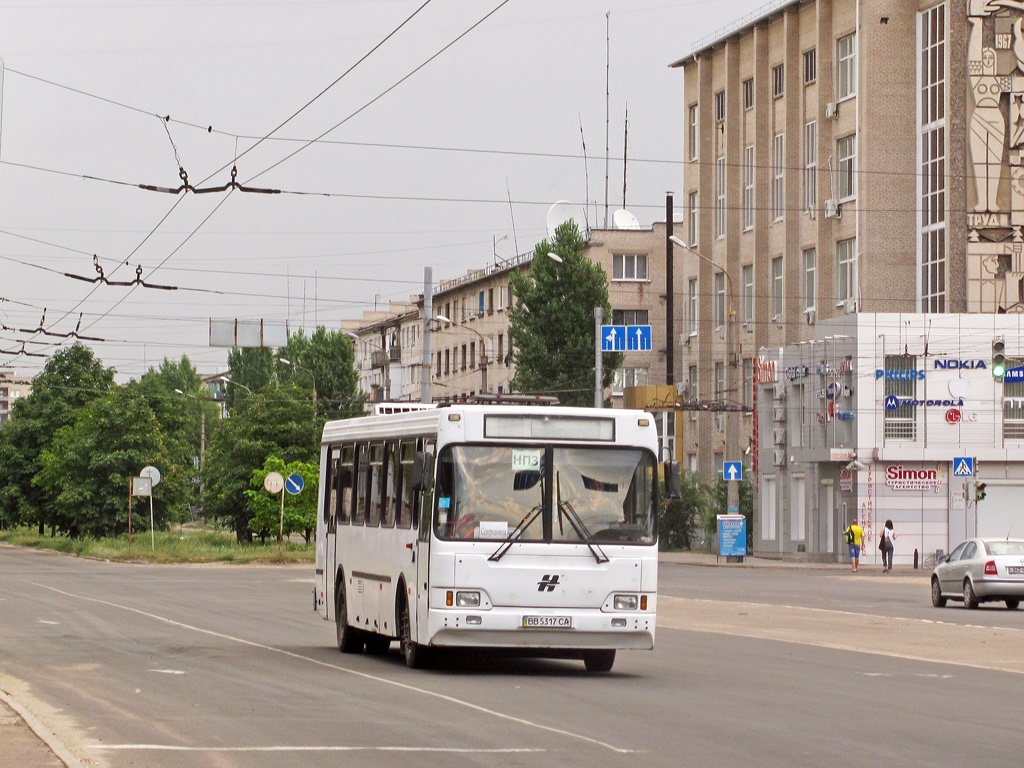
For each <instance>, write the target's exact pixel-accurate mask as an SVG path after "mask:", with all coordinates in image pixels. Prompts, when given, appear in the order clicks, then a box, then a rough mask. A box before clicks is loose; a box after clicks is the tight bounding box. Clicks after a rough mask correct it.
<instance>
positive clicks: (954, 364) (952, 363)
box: [935, 359, 988, 371]
mask: <svg viewBox="0 0 1024 768" xmlns="http://www.w3.org/2000/svg"><path fill="white" fill-rule="evenodd" d="M983 368H988V366H987V365H985V361H984V360H941V359H936V360H935V370H937V371H938V370H941V369H946V370H950V371H970V370H976V369H978V370H980V369H983Z"/></svg>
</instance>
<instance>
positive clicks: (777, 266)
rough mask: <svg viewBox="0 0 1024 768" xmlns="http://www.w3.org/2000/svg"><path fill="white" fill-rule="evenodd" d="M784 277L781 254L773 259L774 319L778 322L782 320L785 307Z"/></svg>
mask: <svg viewBox="0 0 1024 768" xmlns="http://www.w3.org/2000/svg"><path fill="white" fill-rule="evenodd" d="M784 277H785V275H784V273H783V269H782V257H781V256H779V257H778V258H775V259H772V320H774V321H775V322H777V323H778V322H781V321H782V312H783V309H784V301H785V294H784V293H783V289H784V288H785V285H784V283H783V279H784Z"/></svg>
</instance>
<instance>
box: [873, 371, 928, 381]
mask: <svg viewBox="0 0 1024 768" xmlns="http://www.w3.org/2000/svg"><path fill="white" fill-rule="evenodd" d="M881 378H885V380H886V381H917V380H919V379H921V380H923V379H924V371H915V370H912V369H903V368H897V369H895V370H893V369H886V370H884V371H883V370H882V369H881V368H876V369H875V381H878V380H879V379H881Z"/></svg>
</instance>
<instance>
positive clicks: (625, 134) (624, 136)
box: [622, 104, 629, 208]
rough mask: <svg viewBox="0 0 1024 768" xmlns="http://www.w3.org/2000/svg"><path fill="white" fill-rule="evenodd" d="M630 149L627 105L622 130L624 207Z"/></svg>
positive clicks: (623, 205) (623, 203) (624, 205)
mask: <svg viewBox="0 0 1024 768" xmlns="http://www.w3.org/2000/svg"><path fill="white" fill-rule="evenodd" d="M628 148H629V104H627V105H626V120H625V126H624V127H623V129H622V207H623V208H625V207H626V155H627V150H628Z"/></svg>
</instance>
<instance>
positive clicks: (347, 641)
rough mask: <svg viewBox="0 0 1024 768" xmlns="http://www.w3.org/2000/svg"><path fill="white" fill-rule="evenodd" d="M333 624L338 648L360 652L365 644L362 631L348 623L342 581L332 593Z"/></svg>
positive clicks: (349, 651) (345, 651)
mask: <svg viewBox="0 0 1024 768" xmlns="http://www.w3.org/2000/svg"><path fill="white" fill-rule="evenodd" d="M334 624H335V627H336V629H337V634H338V650H339V651H341V652H342V653H362V651H363V645H364V644H365V640H364V639H363V633H362V632H360V631H359V630H358V629H356V628H355V627H353V626H352V625H351V624H349V623H348V601H347V600H346V599H345V584H344V582H341V583H339V584H338V588H337V591H336V592H335V595H334Z"/></svg>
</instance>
